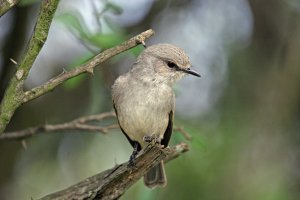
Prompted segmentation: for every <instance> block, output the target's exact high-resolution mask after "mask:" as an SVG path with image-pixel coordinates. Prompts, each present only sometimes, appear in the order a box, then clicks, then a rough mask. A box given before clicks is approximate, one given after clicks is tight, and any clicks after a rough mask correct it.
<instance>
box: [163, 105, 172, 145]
mask: <svg viewBox="0 0 300 200" xmlns="http://www.w3.org/2000/svg"><path fill="white" fill-rule="evenodd" d="M172 131H173V110H171V111H170V113H169V123H168V126H167V129H166V131H165V133H164V138H163V139H162V141H161V144H162V145H164V147H167V146H168V144H169V141H170V138H171V135H172Z"/></svg>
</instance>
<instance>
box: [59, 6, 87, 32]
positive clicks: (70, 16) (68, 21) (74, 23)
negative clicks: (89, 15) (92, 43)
mask: <svg viewBox="0 0 300 200" xmlns="http://www.w3.org/2000/svg"><path fill="white" fill-rule="evenodd" d="M55 20H57V21H58V22H60V23H62V24H63V25H65V26H66V27H67V28H69V29H71V30H73V31H77V32H78V33H79V35H80V36H81V37H84V38H87V37H88V36H89V32H88V31H87V30H88V28H87V26H86V24H85V22H84V20H83V18H82V16H81V14H80V13H79V12H77V11H72V12H66V13H63V14H60V15H58V16H56V17H55Z"/></svg>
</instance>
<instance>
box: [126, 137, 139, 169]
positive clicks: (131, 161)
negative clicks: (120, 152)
mask: <svg viewBox="0 0 300 200" xmlns="http://www.w3.org/2000/svg"><path fill="white" fill-rule="evenodd" d="M138 146H139V144H138V143H137V142H135V143H134V145H133V152H132V154H131V156H130V158H129V163H128V166H129V167H136V165H135V159H136V156H137V155H138V153H139V151H138Z"/></svg>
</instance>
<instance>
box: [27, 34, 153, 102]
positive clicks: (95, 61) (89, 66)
mask: <svg viewBox="0 0 300 200" xmlns="http://www.w3.org/2000/svg"><path fill="white" fill-rule="evenodd" d="M153 34H154V31H153V30H151V29H150V30H147V31H145V32H143V33H141V34H139V35H137V36H135V37H133V38H131V39H129V40H127V41H126V42H123V43H122V44H120V45H118V46H115V47H112V48H110V49H107V50H105V51H103V52H102V53H100V54H98V55H96V56H95V57H94V58H92V59H91V60H90V61H88V62H87V63H85V64H83V65H81V66H79V67H76V68H74V69H73V70H71V71H68V72H63V73H62V74H60V75H58V76H57V77H55V78H53V79H51V80H49V81H48V82H46V83H45V84H43V85H41V86H38V87H36V88H33V89H31V90H29V91H27V92H25V97H24V98H23V103H25V102H27V101H30V100H32V99H35V98H37V97H39V96H41V95H43V94H45V93H47V92H50V91H52V90H53V89H54V88H55V87H57V86H58V85H60V84H61V83H63V82H64V81H66V80H68V79H70V78H73V77H75V76H78V75H80V74H83V73H93V70H94V68H95V67H96V66H98V65H99V64H101V63H103V62H105V61H107V60H108V59H110V58H111V57H113V56H115V55H117V54H120V53H122V52H124V51H126V50H128V49H131V48H133V47H135V46H137V45H139V44H142V43H144V42H145V40H146V39H148V38H149V37H151V36H152V35H153Z"/></svg>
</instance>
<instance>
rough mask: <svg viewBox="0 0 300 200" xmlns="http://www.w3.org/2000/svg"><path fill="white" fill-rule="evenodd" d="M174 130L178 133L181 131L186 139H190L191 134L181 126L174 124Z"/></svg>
mask: <svg viewBox="0 0 300 200" xmlns="http://www.w3.org/2000/svg"><path fill="white" fill-rule="evenodd" d="M174 131H178V132H179V133H181V134H182V135H183V137H184V138H185V139H186V140H188V141H192V136H191V135H190V134H189V133H188V132H186V131H185V130H184V128H183V127H182V126H176V127H175V128H174Z"/></svg>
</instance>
